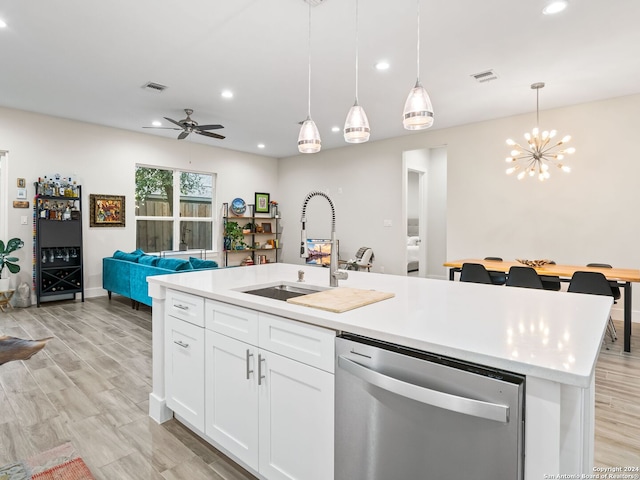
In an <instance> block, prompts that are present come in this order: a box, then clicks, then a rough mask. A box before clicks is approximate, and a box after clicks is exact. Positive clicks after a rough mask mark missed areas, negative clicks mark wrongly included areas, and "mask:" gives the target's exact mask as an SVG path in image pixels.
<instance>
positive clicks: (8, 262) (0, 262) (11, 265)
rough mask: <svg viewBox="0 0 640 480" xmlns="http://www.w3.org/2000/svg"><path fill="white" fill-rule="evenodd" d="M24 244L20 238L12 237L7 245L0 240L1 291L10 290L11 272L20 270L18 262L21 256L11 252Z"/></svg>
mask: <svg viewBox="0 0 640 480" xmlns="http://www.w3.org/2000/svg"><path fill="white" fill-rule="evenodd" d="M23 246H24V242H23V241H22V240H20V239H19V238H12V239H11V240H9V241H8V242H7V244H6V245H5V243H4V242H3V241H2V240H0V292H6V291H7V290H9V282H10V280H11V279H10V278H9V274H10V273H18V272H19V271H20V265H18V264H17V263H16V262H17V261H18V260H19V258H18V257H13V256H11V254H12V253H13V252H15V251H16V250H18V249H19V248H22V247H23Z"/></svg>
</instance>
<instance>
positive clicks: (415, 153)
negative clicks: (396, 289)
mask: <svg viewBox="0 0 640 480" xmlns="http://www.w3.org/2000/svg"><path fill="white" fill-rule="evenodd" d="M403 165H404V175H403V177H404V178H403V193H404V199H403V205H404V209H403V211H404V222H405V225H406V237H405V238H406V242H405V247H404V249H405V252H406V253H405V256H406V275H409V276H419V277H428V278H441V279H446V278H447V271H446V268H445V267H444V266H443V263H444V262H445V261H446V256H447V149H446V147H438V148H425V149H420V150H411V151H406V152H404V154H403Z"/></svg>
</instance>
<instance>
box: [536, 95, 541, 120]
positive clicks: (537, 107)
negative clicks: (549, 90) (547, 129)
mask: <svg viewBox="0 0 640 480" xmlns="http://www.w3.org/2000/svg"><path fill="white" fill-rule="evenodd" d="M536 128H540V88H536Z"/></svg>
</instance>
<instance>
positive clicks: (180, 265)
mask: <svg viewBox="0 0 640 480" xmlns="http://www.w3.org/2000/svg"><path fill="white" fill-rule="evenodd" d="M156 266H157V267H160V268H166V269H167V270H174V271H176V272H182V271H184V270H193V267H192V266H191V264H190V263H189V260H185V259H183V258H159V259H158V263H156Z"/></svg>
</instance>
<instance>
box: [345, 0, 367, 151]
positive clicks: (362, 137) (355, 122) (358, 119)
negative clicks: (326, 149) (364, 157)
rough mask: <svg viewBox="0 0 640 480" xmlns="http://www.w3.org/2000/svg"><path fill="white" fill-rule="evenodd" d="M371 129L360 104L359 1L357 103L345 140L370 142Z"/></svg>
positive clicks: (350, 114) (352, 110) (346, 130)
mask: <svg viewBox="0 0 640 480" xmlns="http://www.w3.org/2000/svg"><path fill="white" fill-rule="evenodd" d="M370 134H371V129H370V128H369V119H368V118H367V114H366V113H365V111H364V108H362V107H361V106H360V105H359V104H358V0H356V101H355V103H354V104H353V107H351V108H350V109H349V113H348V114H347V119H346V120H345V122H344V139H345V141H346V142H348V143H364V142H366V141H367V140H369V135H370Z"/></svg>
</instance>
